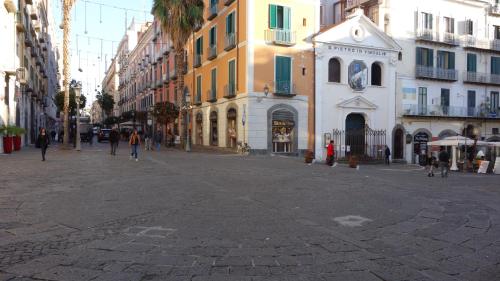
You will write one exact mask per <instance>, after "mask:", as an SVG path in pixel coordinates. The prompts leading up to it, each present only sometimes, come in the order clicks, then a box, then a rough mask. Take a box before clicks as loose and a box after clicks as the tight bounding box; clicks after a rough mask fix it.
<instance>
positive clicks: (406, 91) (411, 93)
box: [403, 88, 417, 100]
mask: <svg viewBox="0 0 500 281" xmlns="http://www.w3.org/2000/svg"><path fill="white" fill-rule="evenodd" d="M403 99H404V100H417V89H415V88H403Z"/></svg>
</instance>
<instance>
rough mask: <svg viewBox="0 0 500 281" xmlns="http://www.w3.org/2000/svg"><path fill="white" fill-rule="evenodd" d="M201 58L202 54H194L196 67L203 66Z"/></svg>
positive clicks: (194, 65)
mask: <svg viewBox="0 0 500 281" xmlns="http://www.w3.org/2000/svg"><path fill="white" fill-rule="evenodd" d="M201 58H202V55H201V54H196V55H194V63H193V67H194V68H198V67H200V66H201Z"/></svg>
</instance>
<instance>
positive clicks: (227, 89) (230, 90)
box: [224, 83, 236, 99]
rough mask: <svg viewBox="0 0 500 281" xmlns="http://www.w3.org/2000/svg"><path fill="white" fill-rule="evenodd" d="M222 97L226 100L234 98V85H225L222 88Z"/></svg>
mask: <svg viewBox="0 0 500 281" xmlns="http://www.w3.org/2000/svg"><path fill="white" fill-rule="evenodd" d="M224 97H225V98H227V99H230V98H234V97H236V84H234V83H232V84H227V85H225V86H224Z"/></svg>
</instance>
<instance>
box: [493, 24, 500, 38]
mask: <svg viewBox="0 0 500 281" xmlns="http://www.w3.org/2000/svg"><path fill="white" fill-rule="evenodd" d="M494 32H495V34H494V38H495V40H500V26H495V31H494Z"/></svg>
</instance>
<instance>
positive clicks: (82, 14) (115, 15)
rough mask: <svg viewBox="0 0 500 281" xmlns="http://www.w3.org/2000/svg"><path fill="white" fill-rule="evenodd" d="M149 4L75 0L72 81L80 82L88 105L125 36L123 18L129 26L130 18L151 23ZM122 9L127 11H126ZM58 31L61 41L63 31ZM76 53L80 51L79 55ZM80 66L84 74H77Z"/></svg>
mask: <svg viewBox="0 0 500 281" xmlns="http://www.w3.org/2000/svg"><path fill="white" fill-rule="evenodd" d="M60 2H61V1H58V0H56V1H54V4H53V8H54V9H55V11H54V15H55V19H56V23H57V25H59V24H60V22H61V4H60ZM100 4H101V5H100ZM151 5H152V0H121V1H120V0H88V1H82V0H77V1H76V4H75V6H74V7H73V10H72V13H71V16H72V30H71V46H72V48H71V62H72V67H71V74H72V78H73V79H77V80H80V81H82V84H83V94H85V95H86V96H87V106H90V104H91V102H92V101H93V100H95V89H97V90H100V88H99V87H100V84H101V81H102V79H103V78H104V72H105V67H106V66H109V64H110V61H111V58H112V57H113V56H114V54H115V53H116V48H117V46H118V44H119V42H120V40H121V39H122V37H123V35H124V32H125V22H126V20H125V18H127V23H128V24H130V23H131V21H132V19H134V20H135V22H139V23H142V22H145V21H146V20H148V21H151V20H152V18H153V17H152V15H151V14H150V10H151ZM124 9H129V10H128V11H127V12H125V10H124ZM144 11H146V12H144ZM58 31H59V38H61V42H62V30H60V29H58ZM77 38H78V40H77ZM101 39H102V58H101ZM77 41H78V48H77ZM77 50H80V52H79V54H80V55H78V51H77ZM79 67H80V68H81V69H82V70H83V72H79V71H78V68H79Z"/></svg>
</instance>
